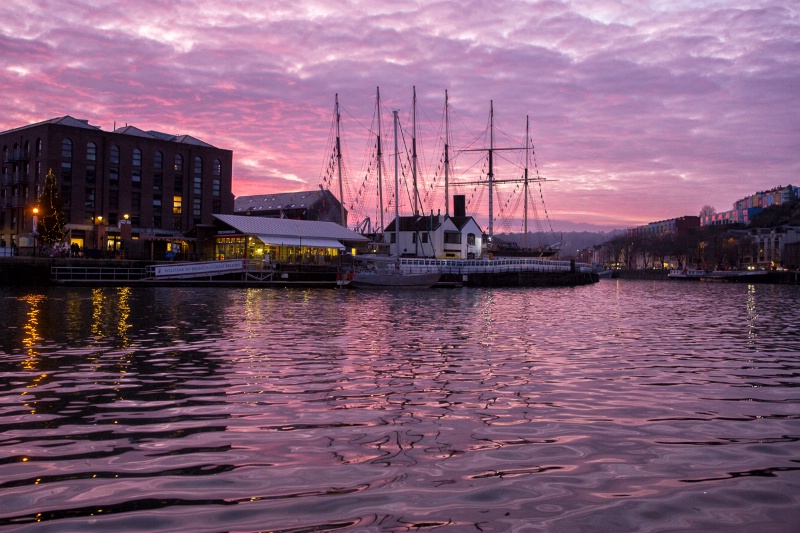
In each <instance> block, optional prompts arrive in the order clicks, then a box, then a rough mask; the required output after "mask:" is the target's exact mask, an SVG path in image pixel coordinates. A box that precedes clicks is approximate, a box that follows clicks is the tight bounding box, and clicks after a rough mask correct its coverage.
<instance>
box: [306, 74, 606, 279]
mask: <svg viewBox="0 0 800 533" xmlns="http://www.w3.org/2000/svg"><path fill="white" fill-rule="evenodd" d="M376 103H377V104H376V112H375V116H374V118H373V124H372V126H371V127H370V130H369V131H370V136H371V137H372V138H374V144H372V146H371V148H373V150H371V151H370V152H369V155H368V156H367V161H368V162H367V170H366V171H365V172H364V173H363V178H362V179H361V180H360V181H359V182H356V183H353V181H354V180H352V179H351V178H349V176H350V174H349V173H348V172H347V171H346V170H345V169H346V165H344V162H343V160H344V157H343V156H344V154H343V150H342V144H343V143H342V138H341V136H340V131H341V130H340V124H339V121H340V112H339V98H338V95H337V96H336V108H335V110H336V111H335V115H334V117H335V128H333V131H335V139H334V140H333V142H331V146H332V156H331V158H330V159H329V165H328V167H327V170H326V172H325V174H324V176H323V178H322V183H321V184H320V187H321V188H323V189H324V188H328V189H330V190H332V192H333V189H334V188H338V197H339V198H340V203H341V205H342V210H343V211H344V209H345V205H347V206H348V208H349V211H350V214H351V215H352V216H353V218H354V219H355V220H356V222H355V224H354V228H353V229H354V230H355V231H358V232H359V233H361V234H363V235H364V236H366V237H368V238H369V245H368V246H366V247H364V248H362V249H360V250H358V253H357V254H356V255H355V256H354V264H356V265H358V264H360V263H362V262H365V261H370V260H372V261H373V262H374V263H379V262H384V263H386V262H388V263H391V264H392V265H393V268H394V269H395V270H396V271H397V272H399V273H402V274H405V275H422V274H426V273H427V274H438V275H439V276H440V277H439V281H438V284H439V285H462V286H574V285H581V284H590V283H594V282H596V281H598V280H599V277H598V276H597V273H596V272H595V271H594V269H593V268H592V266H591V265H588V264H582V263H578V262H576V261H562V260H559V259H558V254H559V242H555V241H556V240H557V238H556V237H555V232H553V231H552V229H551V231H550V233H551V234H552V235H553V239H552V241H553V242H551V243H539V244H538V245H533V246H532V245H530V244H529V242H528V241H529V240H530V239H531V237H532V236H531V232H530V231H529V222H530V220H531V219H530V217H529V213H530V212H531V211H533V213H534V217H533V219H534V223H535V224H536V225H537V227H538V228H539V231H538V232H537V234H538V235H540V236H541V235H543V234H544V232H543V231H542V224H541V220H540V219H539V217H538V216H537V215H536V213H537V209H536V207H535V203H534V202H532V201H531V199H532V194H531V189H532V186H533V185H538V187H539V190H540V192H541V186H542V183H543V182H544V181H545V180H544V179H543V178H541V177H540V176H539V171H538V168H536V165H535V158H532V157H531V156H532V155H533V147H532V144H531V143H530V134H529V120H528V119H527V118H526V132H525V142H524V143H522V144H521V145H520V146H511V147H496V146H495V143H494V132H495V126H494V105H493V102H490V120H489V126H488V129H487V136H488V142H487V143H486V144H484V145H483V146H477V147H476V146H474V145H475V144H476V143H475V142H473V146H467V147H465V148H461V149H459V150H455V151H454V150H452V148H451V146H452V142H451V139H450V125H449V123H450V120H449V109H450V107H449V102H448V95H447V92H446V91H445V112H444V114H443V116H444V127H443V131H444V135H443V136H442V137H441V141H442V146H443V150H442V157H441V158H440V160H439V162H438V164H437V166H436V170H435V171H434V172H433V175H432V176H430V175H429V176H427V179H425V176H424V175H423V174H422V173H420V172H419V169H418V167H419V159H420V158H419V155H418V153H417V111H416V109H417V105H416V89H414V96H413V104H412V112H411V113H410V115H411V128H410V131H407V130H406V129H404V128H402V127H400V126H399V117H398V113H397V111H396V110H394V111H393V112H392V115H393V117H394V122H395V128H394V145H395V148H394V157H395V180H394V181H395V183H394V187H393V190H392V188H391V187H386V183H385V179H384V177H385V172H384V170H385V165H384V161H383V157H384V153H383V139H382V131H381V114H382V107H381V100H380V89H378V91H377V98H376ZM512 152H517V153H522V154H524V158H521V160H522V161H524V163H523V164H522V174H521V176H519V177H514V178H498V177H497V176H495V163H494V162H495V158H496V157H497V154H503V157H504V159H506V160H507V159H509V158H508V157H506V155H507V154H509V153H512ZM469 153H476V154H479V155H481V156H482V157H481V160H482V161H483V163H484V171H482V172H481V177H480V178H478V179H475V178H474V177H473V178H464V177H462V178H460V179H454V173H453V170H452V161H451V159H452V158H453V154H455V157H461V158H463V157H465V155H466V154H469ZM532 159H533V162H534V170H535V172H534V174H533V175H531V173H530V172H529V168H530V163H531V160H532ZM474 174H475V170H474V165H473V167H472V168H471V169H470V171H469V172H468V174H465V175H469V176H474ZM403 185H405V187H403ZM504 185H505V186H509V185H510V186H511V187H512V188H513V191H512V193H516V194H512V195H511V196H505V195H506V194H507V193H506V192H503V193H502V194H503V195H504V196H501V197H500V199H499V202H498V200H497V197H498V196H500V194H501V193H500V189H499V187H500V186H504ZM465 189H466V191H465ZM452 190H455V191H458V192H461V194H452V193H451V191H452ZM345 191H347V194H345ZM442 192H443V193H444V194H443V196H444V198H443V207H444V213H442V209H441V208H438V209H436V211H435V212H434V205H436V202H437V201H438V205H442V198H441V193H442ZM465 192H469V193H470V195H469V196H468V195H467V194H465ZM404 193H405V195H404ZM487 193H488V194H487ZM484 196H487V197H488V198H487V199H486V207H487V209H488V228H487V230H486V231H484V230H483V229H482V228H481V226H480V225H479V224H478V223H477V221H476V220H475V218H474V217H473V216H471V215H468V214H467V206H469V207H470V209H473V210H475V211H476V212H477V209H478V206H480V205H481V201H482V199H483V198H484ZM539 196H540V198H542V202H543V195H542V194H540V195H539ZM451 202H452V204H451ZM496 203H499V204H500V209H499V210H500V215H501V217H500V218H501V219H502V220H503V221H504V222H503V224H504V225H506V226H508V225H509V224H508V221H509V220H510V219H511V218H513V216H512V214H511V213H513V212H518V211H519V208H520V207H521V208H522V216H521V217H517V218H518V219H520V218H521V222H522V242H521V243H519V242H517V241H516V240H514V239H510V238H507V237H500V236H496V235H495V228H494V225H495V221H496V219H497V217H496V214H495V212H496V210H497V208H496V205H495V204H496ZM401 204H405V206H406V209H405V210H410V211H411V213H412V214H411V215H405V216H401V215H400V206H401ZM423 205H424V207H422V206H423ZM451 205H452V211H451V210H450V207H451ZM368 206H377V209H375V210H374V211H372V212H370V211H369V207H368ZM386 206H389V207H388V208H387V207H386ZM390 209H391V210H393V211H394V219H392V220H388V221H387V220H386V219H385V218H384V217H385V215H388V214H389V213H390V212H391V211H390ZM426 210H427V212H426ZM544 212H545V214H546V210H545V211H544ZM341 218H342V220H346V218H345V216H344V212H343V213H342V217H341ZM548 223H549V220H548Z"/></svg>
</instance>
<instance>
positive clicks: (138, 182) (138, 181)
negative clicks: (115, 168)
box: [131, 168, 142, 189]
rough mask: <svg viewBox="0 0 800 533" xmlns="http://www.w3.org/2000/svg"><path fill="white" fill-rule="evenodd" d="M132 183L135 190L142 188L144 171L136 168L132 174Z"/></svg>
mask: <svg viewBox="0 0 800 533" xmlns="http://www.w3.org/2000/svg"><path fill="white" fill-rule="evenodd" d="M131 183H132V185H133V188H134V189H141V188H142V169H141V168H134V169H133V171H132V172H131Z"/></svg>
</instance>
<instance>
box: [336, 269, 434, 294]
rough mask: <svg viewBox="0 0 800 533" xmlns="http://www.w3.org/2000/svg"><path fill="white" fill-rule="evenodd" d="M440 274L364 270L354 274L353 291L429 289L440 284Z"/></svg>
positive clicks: (349, 285)
mask: <svg viewBox="0 0 800 533" xmlns="http://www.w3.org/2000/svg"><path fill="white" fill-rule="evenodd" d="M439 277H440V274H439V273H438V272H425V273H411V272H405V271H402V270H399V269H396V268H375V269H362V270H358V271H356V272H354V273H353V275H352V276H351V277H350V283H349V284H348V285H347V286H348V287H350V288H351V289H389V290H397V289H429V288H431V287H433V286H434V285H436V283H438V282H439Z"/></svg>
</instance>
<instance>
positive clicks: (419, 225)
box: [384, 215, 441, 231]
mask: <svg viewBox="0 0 800 533" xmlns="http://www.w3.org/2000/svg"><path fill="white" fill-rule="evenodd" d="M394 223H395V221H394V220H392V221H391V222H389V225H388V226H386V229H385V230H384V231H395V229H394ZM439 226H441V222H440V221H439V217H438V216H429V215H412V216H407V217H400V231H435V230H437V229H438V228H439Z"/></svg>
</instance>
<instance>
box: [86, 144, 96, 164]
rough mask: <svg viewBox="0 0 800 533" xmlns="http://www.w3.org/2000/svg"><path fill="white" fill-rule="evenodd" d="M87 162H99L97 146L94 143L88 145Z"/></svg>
mask: <svg viewBox="0 0 800 533" xmlns="http://www.w3.org/2000/svg"><path fill="white" fill-rule="evenodd" d="M86 160H87V161H97V145H96V144H95V143H93V142H90V143H89V144H87V145H86Z"/></svg>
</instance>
